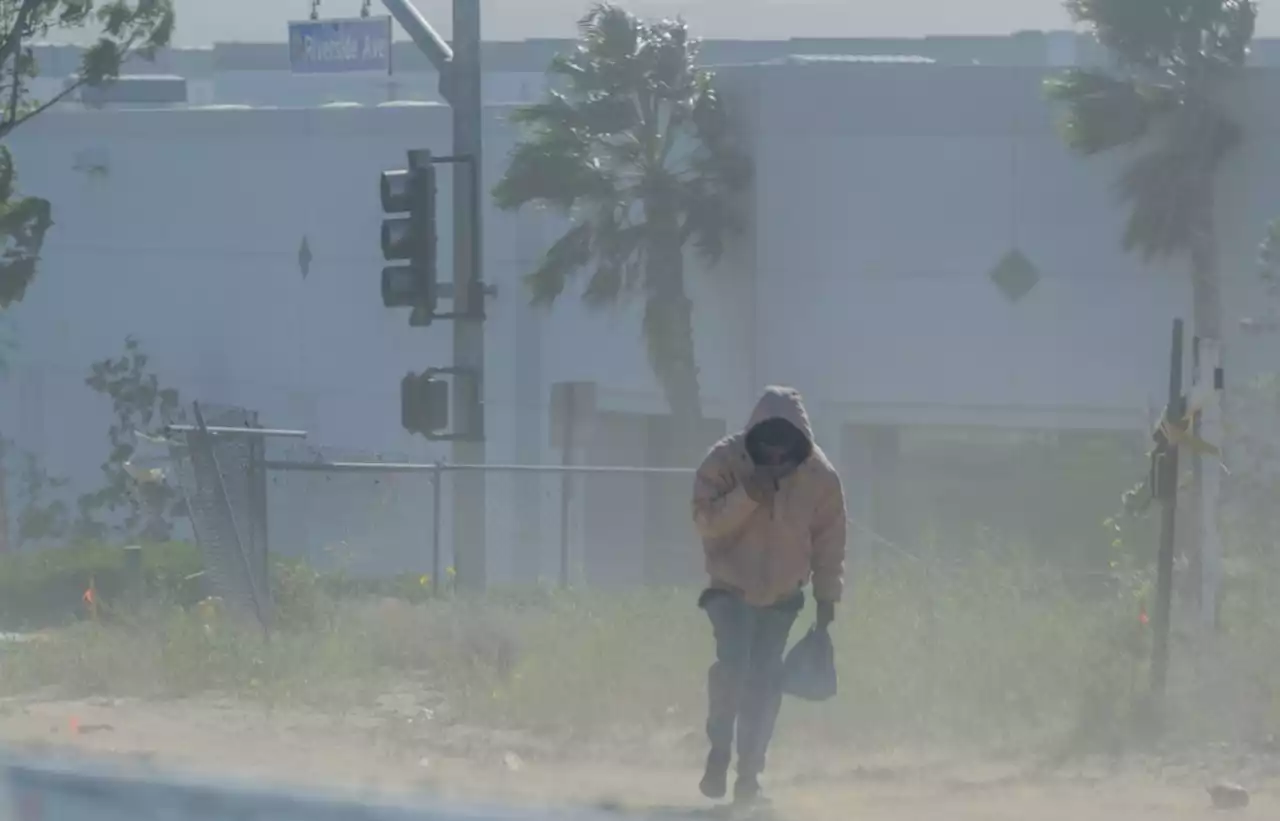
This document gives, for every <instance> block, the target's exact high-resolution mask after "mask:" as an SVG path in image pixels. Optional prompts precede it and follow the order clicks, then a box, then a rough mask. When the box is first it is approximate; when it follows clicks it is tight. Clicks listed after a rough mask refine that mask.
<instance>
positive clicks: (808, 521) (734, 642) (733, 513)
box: [693, 387, 846, 803]
mask: <svg viewBox="0 0 1280 821" xmlns="http://www.w3.org/2000/svg"><path fill="white" fill-rule="evenodd" d="M693 519H694V523H695V525H696V527H697V529H698V533H699V535H700V536H701V538H702V546H703V552H704V554H705V557H706V568H707V574H708V575H709V576H710V577H711V582H710V585H709V586H708V587H707V589H706V590H705V591H704V592H703V593H702V595H701V596H700V597H699V599H698V606H699V607H701V608H702V609H703V610H705V611H706V613H707V616H708V617H709V618H710V620H711V627H712V631H713V633H714V635H715V645H716V659H715V663H714V664H712V666H711V670H710V672H709V673H708V676H707V696H708V711H707V737H708V739H709V741H710V742H711V751H710V753H708V755H707V763H706V770H705V772H704V773H703V777H702V783H701V785H700V786H701V790H702V794H703V795H705V796H706V797H708V798H713V799H719V798H724V797H725V794H726V792H727V788H728V773H729V765H730V763H731V757H732V748H733V743H734V737H735V730H736V736H737V752H738V777H737V781H736V782H735V784H734V795H733V798H734V801H735V802H738V803H750V802H753V801H756V800H759V799H760V798H761V787H760V775H761V773H763V772H764V767H765V753H766V752H767V750H768V747H769V741H770V739H771V738H772V737H773V731H774V725H775V723H776V722H777V718H778V711H779V709H780V708H781V706H782V675H783V654H784V653H785V652H786V648H787V638H788V636H789V635H790V633H791V627H792V625H793V624H794V622H795V620H796V616H797V615H798V614H799V612H800V611H801V609H803V607H804V586H805V584H806V583H808V582H809V581H810V580H811V579H812V583H813V596H814V598H815V599H816V601H817V611H818V626H819V628H821V629H826V627H827V626H828V625H830V624H831V622H832V621H833V619H834V618H835V605H836V603H837V602H839V601H840V599H841V595H842V593H843V590H844V559H845V521H846V520H845V501H844V490H843V488H842V487H841V483H840V477H839V475H838V474H837V473H836V471H835V468H833V467H832V465H831V462H830V461H829V460H828V459H827V457H826V455H825V454H823V452H822V450H821V449H819V448H818V446H817V443H816V442H815V441H814V436H813V428H812V426H811V425H810V422H809V416H808V414H807V413H806V412H805V408H804V402H803V400H802V399H801V396H800V393H799V392H798V391H796V390H794V389H792V388H786V387H769V388H767V389H766V390H765V393H764V396H763V397H761V399H760V401H759V402H758V403H757V404H756V407H755V410H754V412H752V414H751V418H750V420H749V421H748V422H747V425H746V427H745V428H744V429H743V431H742V432H740V433H737V434H734V435H732V436H729V437H727V438H725V439H723V440H721V441H720V442H719V443H717V444H716V445H715V446H714V447H712V448H711V450H710V452H709V453H708V454H707V456H706V458H705V459H703V461H702V465H701V466H700V467H699V468H698V471H697V475H696V477H695V479H694V489H693Z"/></svg>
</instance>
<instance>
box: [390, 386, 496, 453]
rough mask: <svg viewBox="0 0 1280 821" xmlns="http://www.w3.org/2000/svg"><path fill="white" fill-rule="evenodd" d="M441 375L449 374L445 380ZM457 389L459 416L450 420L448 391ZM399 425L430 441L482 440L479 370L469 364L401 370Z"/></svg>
mask: <svg viewBox="0 0 1280 821" xmlns="http://www.w3.org/2000/svg"><path fill="white" fill-rule="evenodd" d="M441 376H449V377H451V378H450V379H449V380H448V381H445V380H444V379H441V378H440V377H441ZM453 391H457V392H458V398H459V400H460V404H461V408H462V409H461V411H460V412H459V414H460V415H459V416H458V417H457V418H456V419H454V420H453V423H454V427H453V430H450V431H448V432H447V433H446V432H444V431H446V429H448V428H449V424H450V419H449V416H450V413H449V408H450V393H451V392H453ZM400 425H401V426H402V427H403V428H404V429H405V430H407V431H409V432H410V433H416V434H418V435H420V436H425V437H426V438H427V439H431V440H432V441H436V442H440V441H462V442H478V441H483V440H484V403H483V401H482V400H481V398H480V374H479V372H478V371H476V370H473V369H471V368H427V369H426V370H425V371H423V372H422V373H408V374H405V377H404V379H402V380H400Z"/></svg>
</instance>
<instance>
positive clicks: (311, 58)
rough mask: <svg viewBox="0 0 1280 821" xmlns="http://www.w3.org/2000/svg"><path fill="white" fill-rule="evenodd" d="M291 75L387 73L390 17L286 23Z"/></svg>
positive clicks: (389, 51) (388, 67) (389, 56)
mask: <svg viewBox="0 0 1280 821" xmlns="http://www.w3.org/2000/svg"><path fill="white" fill-rule="evenodd" d="M289 65H290V68H291V69H292V70H293V72H294V73H295V74H344V73H349V72H355V71H380V72H382V73H384V74H390V73H391V18H390V17H352V18H347V19H340V20H299V21H295V22H291V23H289Z"/></svg>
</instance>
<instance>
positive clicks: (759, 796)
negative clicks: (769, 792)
mask: <svg viewBox="0 0 1280 821" xmlns="http://www.w3.org/2000/svg"><path fill="white" fill-rule="evenodd" d="M764 801H765V797H764V793H763V792H762V791H761V789H760V779H758V778H757V777H756V776H754V775H740V776H738V780H737V781H736V782H735V783H734V785H733V803H734V804H737V805H738V806H749V805H752V804H761V803H764Z"/></svg>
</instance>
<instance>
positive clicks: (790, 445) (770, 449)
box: [755, 421, 800, 465]
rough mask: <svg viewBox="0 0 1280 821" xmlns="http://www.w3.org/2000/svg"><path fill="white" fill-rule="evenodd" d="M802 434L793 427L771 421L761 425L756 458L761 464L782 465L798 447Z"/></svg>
mask: <svg viewBox="0 0 1280 821" xmlns="http://www.w3.org/2000/svg"><path fill="white" fill-rule="evenodd" d="M798 436H800V432H799V431H797V430H796V429H795V428H793V427H792V426H791V425H789V424H786V423H783V422H777V421H770V422H767V423H765V424H764V425H761V427H760V429H759V431H758V432H757V435H756V448H755V449H756V457H757V459H758V460H759V462H760V464H764V465H780V464H782V463H783V462H785V461H786V460H787V458H788V457H789V456H790V455H791V453H792V452H793V451H794V450H795V447H796V437H798Z"/></svg>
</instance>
